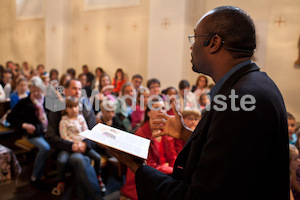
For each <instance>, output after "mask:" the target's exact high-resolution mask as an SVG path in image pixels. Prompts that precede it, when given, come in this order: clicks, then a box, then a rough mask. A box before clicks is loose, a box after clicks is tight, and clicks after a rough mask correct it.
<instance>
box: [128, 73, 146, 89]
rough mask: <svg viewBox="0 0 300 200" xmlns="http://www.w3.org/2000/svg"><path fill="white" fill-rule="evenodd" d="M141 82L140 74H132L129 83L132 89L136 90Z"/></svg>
mask: <svg viewBox="0 0 300 200" xmlns="http://www.w3.org/2000/svg"><path fill="white" fill-rule="evenodd" d="M142 82H143V77H142V76H141V75H139V74H136V75H134V76H132V79H131V83H132V85H133V87H134V89H135V90H136V92H137V91H138V90H139V88H140V87H141V85H142Z"/></svg>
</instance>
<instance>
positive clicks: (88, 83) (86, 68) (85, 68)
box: [82, 65, 94, 87]
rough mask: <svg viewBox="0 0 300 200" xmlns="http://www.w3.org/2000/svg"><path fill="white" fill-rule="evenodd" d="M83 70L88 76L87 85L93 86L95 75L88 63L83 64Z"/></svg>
mask: <svg viewBox="0 0 300 200" xmlns="http://www.w3.org/2000/svg"><path fill="white" fill-rule="evenodd" d="M82 72H83V73H84V74H85V75H86V78H87V82H86V85H87V86H89V87H91V84H92V82H93V80H94V75H93V74H92V73H91V72H89V68H88V66H87V65H83V66H82Z"/></svg>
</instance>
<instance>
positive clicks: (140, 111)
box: [131, 86, 150, 132]
mask: <svg viewBox="0 0 300 200" xmlns="http://www.w3.org/2000/svg"><path fill="white" fill-rule="evenodd" d="M149 96H150V92H149V89H148V88H145V87H143V86H140V88H139V89H138V92H137V96H136V107H135V110H134V111H132V113H131V127H132V130H133V131H132V132H135V130H136V128H138V127H140V125H141V123H142V122H143V121H144V116H145V110H146V108H147V106H148V99H149Z"/></svg>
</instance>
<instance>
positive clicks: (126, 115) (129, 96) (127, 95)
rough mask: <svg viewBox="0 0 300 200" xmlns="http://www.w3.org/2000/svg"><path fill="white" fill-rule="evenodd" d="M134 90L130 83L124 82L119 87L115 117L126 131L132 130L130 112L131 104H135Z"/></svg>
mask: <svg viewBox="0 0 300 200" xmlns="http://www.w3.org/2000/svg"><path fill="white" fill-rule="evenodd" d="M135 98H136V92H135V89H134V88H133V86H132V83H130V82H126V83H124V84H123V86H122V89H121V95H120V97H119V99H118V101H117V110H116V117H117V119H118V120H119V121H121V122H122V125H123V126H124V127H125V128H126V130H127V131H128V132H131V131H132V127H131V113H132V111H133V109H132V106H135Z"/></svg>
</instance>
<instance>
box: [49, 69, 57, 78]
mask: <svg viewBox="0 0 300 200" xmlns="http://www.w3.org/2000/svg"><path fill="white" fill-rule="evenodd" d="M49 77H50V81H54V80H57V81H58V71H57V70H56V69H51V70H50V75H49Z"/></svg>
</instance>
